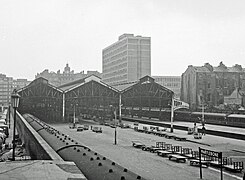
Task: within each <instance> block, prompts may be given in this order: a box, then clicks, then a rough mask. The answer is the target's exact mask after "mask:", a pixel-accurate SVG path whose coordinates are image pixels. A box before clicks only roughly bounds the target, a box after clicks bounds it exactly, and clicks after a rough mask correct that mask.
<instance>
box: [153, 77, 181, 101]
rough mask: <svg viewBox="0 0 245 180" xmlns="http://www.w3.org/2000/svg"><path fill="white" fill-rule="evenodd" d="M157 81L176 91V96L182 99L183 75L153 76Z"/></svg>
mask: <svg viewBox="0 0 245 180" xmlns="http://www.w3.org/2000/svg"><path fill="white" fill-rule="evenodd" d="M152 77H153V78H154V79H155V82H156V83H158V84H160V85H162V86H164V87H167V88H168V89H170V90H172V91H173V92H174V97H175V98H177V99H180V89H181V77H180V76H152Z"/></svg>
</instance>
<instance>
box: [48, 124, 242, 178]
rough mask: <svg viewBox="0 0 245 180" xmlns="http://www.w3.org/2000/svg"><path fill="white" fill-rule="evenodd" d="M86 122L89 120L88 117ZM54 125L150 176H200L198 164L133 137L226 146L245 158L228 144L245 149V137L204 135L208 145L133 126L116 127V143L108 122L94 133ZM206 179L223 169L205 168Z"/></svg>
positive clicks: (190, 144) (139, 172)
mask: <svg viewBox="0 0 245 180" xmlns="http://www.w3.org/2000/svg"><path fill="white" fill-rule="evenodd" d="M84 123H86V124H88V122H87V121H86V122H84ZM52 126H53V127H54V128H56V129H57V130H59V131H60V132H62V133H65V134H67V135H69V136H71V137H72V138H74V139H75V140H76V141H78V142H79V143H81V144H82V145H85V146H88V147H90V148H91V149H92V150H93V151H95V152H97V153H99V154H101V155H103V156H105V157H107V158H109V159H111V160H112V161H115V162H116V163H118V164H120V165H121V166H123V167H125V168H128V169H130V170H131V171H133V172H135V173H136V174H139V175H141V176H142V177H144V178H146V179H149V180H163V179H166V180H178V179H181V180H197V179H200V178H199V177H200V174H199V168H198V167H193V166H190V165H189V162H186V163H177V162H175V161H170V160H168V158H162V157H159V156H157V155H156V154H153V153H149V152H147V151H142V150H141V149H136V148H134V147H133V146H132V142H131V141H133V140H138V141H141V142H142V143H144V144H147V145H155V142H157V141H164V142H166V143H172V144H173V145H180V146H182V147H189V148H193V150H198V147H202V148H204V149H209V150H215V151H218V150H219V148H223V149H222V150H224V149H225V150H226V151H225V152H226V153H227V154H229V153H230V154H231V155H233V156H236V155H238V156H239V157H242V158H245V157H244V155H245V154H243V153H241V154H237V152H233V151H229V150H227V146H226V145H228V144H229V143H234V141H235V144H236V145H237V148H243V149H245V145H244V146H241V142H242V143H243V144H244V141H241V142H240V141H239V140H232V141H230V142H229V141H227V138H223V139H222V138H221V137H217V138H219V139H218V140H217V139H215V138H216V137H211V136H206V137H204V138H206V139H212V141H211V142H210V140H209V143H211V144H213V145H214V146H206V145H200V144H197V143H193V142H181V141H175V140H172V139H166V138H164V137H158V136H154V135H151V134H145V133H139V132H135V131H134V130H132V129H121V128H117V143H118V144H117V145H114V130H115V129H114V128H111V127H108V126H102V128H103V133H94V132H92V131H91V130H88V131H83V132H77V131H76V129H69V125H68V124H58V125H57V124H55V125H52ZM175 133H177V134H183V135H186V132H181V131H177V130H176V131H175ZM216 143H217V144H218V145H217V146H215V144H216ZM224 146H225V147H224ZM229 147H230V144H229ZM238 176H240V177H241V176H242V175H241V173H238V174H235V175H231V174H230V173H229V174H228V173H224V180H232V179H241V178H239V177H238ZM203 179H208V180H216V179H220V171H219V170H218V169H213V168H203Z"/></svg>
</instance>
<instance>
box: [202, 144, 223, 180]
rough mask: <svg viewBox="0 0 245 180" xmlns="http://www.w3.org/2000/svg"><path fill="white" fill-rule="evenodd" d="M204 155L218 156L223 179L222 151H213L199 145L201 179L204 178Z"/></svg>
mask: <svg viewBox="0 0 245 180" xmlns="http://www.w3.org/2000/svg"><path fill="white" fill-rule="evenodd" d="M202 155H205V156H209V157H215V158H218V162H220V174H221V180H223V170H222V166H223V165H222V163H223V162H222V161H223V159H222V152H216V151H211V150H208V149H202V148H200V147H199V164H200V179H202V160H201V159H202Z"/></svg>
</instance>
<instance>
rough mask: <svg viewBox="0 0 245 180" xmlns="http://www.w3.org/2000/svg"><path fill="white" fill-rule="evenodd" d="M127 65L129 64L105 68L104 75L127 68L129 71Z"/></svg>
mask: <svg viewBox="0 0 245 180" xmlns="http://www.w3.org/2000/svg"><path fill="white" fill-rule="evenodd" d="M127 65H128V63H127V62H125V63H121V64H118V65H117V66H108V67H107V68H103V74H104V73H108V72H112V71H115V70H117V69H125V68H126V69H127Z"/></svg>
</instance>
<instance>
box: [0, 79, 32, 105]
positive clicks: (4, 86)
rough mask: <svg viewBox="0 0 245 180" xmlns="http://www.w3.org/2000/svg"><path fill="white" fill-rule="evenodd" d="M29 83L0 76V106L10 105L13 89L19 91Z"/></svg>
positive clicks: (25, 80) (24, 80)
mask: <svg viewBox="0 0 245 180" xmlns="http://www.w3.org/2000/svg"><path fill="white" fill-rule="evenodd" d="M29 83H30V81H27V79H16V80H15V79H13V77H7V76H6V75H5V74H0V106H1V107H8V106H9V104H10V103H11V94H12V92H13V90H14V89H20V88H22V87H25V86H27V85H28V84H29Z"/></svg>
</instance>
